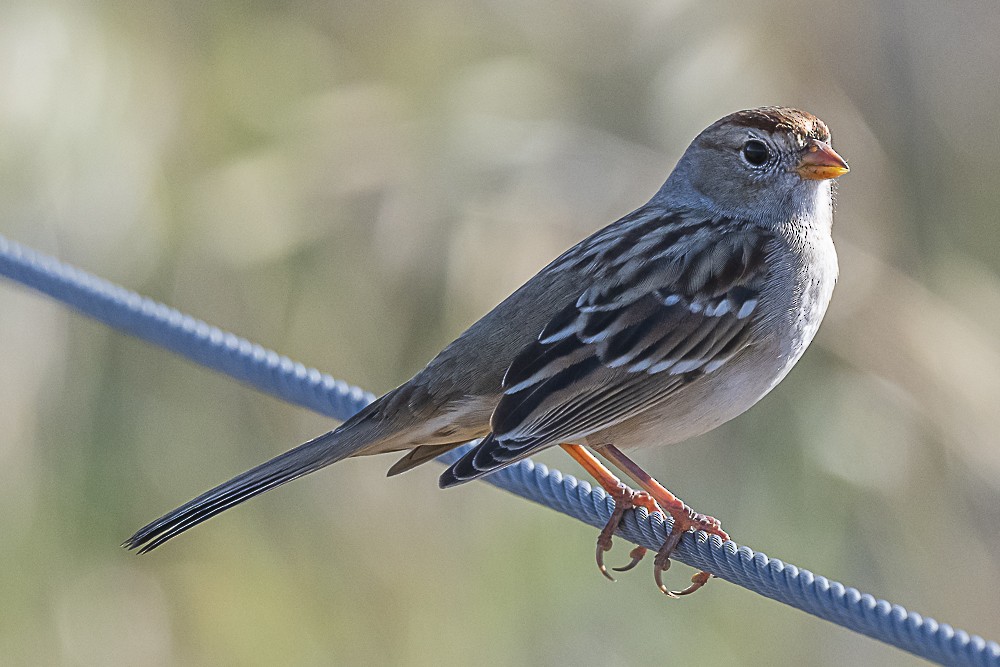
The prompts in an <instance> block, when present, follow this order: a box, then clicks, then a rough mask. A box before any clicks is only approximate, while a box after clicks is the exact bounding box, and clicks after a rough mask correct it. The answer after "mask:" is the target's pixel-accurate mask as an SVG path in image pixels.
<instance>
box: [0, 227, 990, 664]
mask: <svg viewBox="0 0 1000 667" xmlns="http://www.w3.org/2000/svg"><path fill="white" fill-rule="evenodd" d="M0 275H3V276H6V277H8V278H10V279H11V280H14V281H16V282H19V283H21V284H24V285H27V286H29V287H32V288H34V289H36V290H38V291H39V292H42V293H43V294H47V295H48V296H51V297H53V298H55V299H57V300H59V301H61V302H63V303H65V304H66V305H69V306H70V307H72V308H74V309H75V310H77V311H79V312H80V313H83V314H84V315H87V316H89V317H92V318H94V319H96V320H99V321H101V322H103V323H105V324H107V325H109V326H111V327H113V328H115V329H118V330H121V331H125V332H127V333H130V334H132V335H134V336H136V337H138V338H141V339H143V340H146V341H148V342H151V343H155V344H157V345H160V346H162V347H165V348H167V349H168V350H171V351H172V352H175V353H177V354H179V355H181V356H183V357H186V358H188V359H190V360H192V361H195V362H197V363H199V364H202V365H204V366H207V367H209V368H211V369H213V370H216V371H219V372H221V373H224V374H226V375H228V376H230V377H233V378H235V379H237V380H240V381H241V382H244V383H246V384H249V385H250V386H252V387H254V388H255V389H258V390H259V391H262V392H265V393H268V394H271V395H273V396H276V397H278V398H281V399H283V400H285V401H288V402H290V403H294V404H297V405H301V406H304V407H307V408H310V409H312V410H315V411H317V412H320V413H322V414H324V415H327V416H329V417H332V418H334V419H338V420H343V419H346V418H347V417H349V416H350V415H352V414H354V413H355V412H357V411H358V410H360V409H361V408H362V407H364V406H365V405H367V404H368V403H369V402H371V401H372V400H373V399H374V396H373V395H372V394H370V393H368V392H365V391H362V390H361V389H358V388H356V387H352V386H350V385H348V384H346V383H344V382H342V381H340V380H335V379H333V378H332V377H330V376H329V375H326V374H324V373H320V372H319V371H317V370H315V369H311V368H306V367H305V366H303V365H302V364H299V363H296V362H293V361H292V360H291V359H289V358H287V357H284V356H281V355H279V354H277V353H276V352H272V351H271V350H267V349H264V348H262V347H261V346H259V345H256V344H253V343H251V342H249V341H247V340H245V339H243V338H239V337H237V336H234V335H233V334H230V333H226V332H224V331H222V330H221V329H218V328H216V327H213V326H210V325H208V324H206V323H205V322H202V321H201V320H196V319H194V318H192V317H190V316H188V315H184V314H183V313H181V312H179V311H177V310H175V309H173V308H169V307H167V306H165V305H163V304H160V303H157V302H155V301H152V300H150V299H147V298H144V297H142V296H139V295H138V294H136V293H134V292H130V291H129V290H126V289H125V288H123V287H120V286H118V285H115V284H113V283H110V282H108V281H106V280H102V279H100V278H97V277H96V276H93V275H91V274H89V273H86V272H84V271H81V270H79V269H76V268H74V267H71V266H68V265H66V264H63V263H61V262H59V261H58V260H56V259H54V258H52V257H49V256H47V255H43V254H41V253H38V252H35V251H33V250H31V249H28V248H25V247H23V246H21V245H18V244H17V243H14V242H12V241H9V240H7V239H6V238H4V237H3V236H0ZM465 451H467V447H463V448H459V449H456V450H453V451H451V452H448V453H447V454H445V455H443V456H441V457H440V458H439V459H438V460H439V461H441V462H443V463H446V464H451V463H453V462H455V461H456V460H458V458H459V457H460V456H461V455H462V454H463V453H464V452H465ZM485 481H486V482H488V483H490V484H493V485H494V486H497V487H500V488H502V489H505V490H507V491H510V492H511V493H515V494H517V495H519V496H522V497H524V498H527V499H529V500H533V501H535V502H537V503H540V504H542V505H545V506H547V507H550V508H552V509H555V510H558V511H559V512H562V513H563V514H567V515H569V516H571V517H573V518H575V519H578V520H580V521H583V522H585V523H588V524H590V525H592V526H594V527H597V528H601V527H603V526H604V524H605V523H606V522H607V521H608V518H609V517H610V516H611V512H612V510H613V509H614V502H613V501H612V500H611V498H609V497H608V495H607V494H606V493H604V490H603V489H600V488H597V489H593V488H591V486H590V484H588V483H587V482H582V481H578V480H577V479H575V478H573V477H571V476H569V475H564V474H562V473H561V472H559V471H558V470H549V469H548V468H547V467H546V466H544V465H541V464H536V463H534V462H532V461H531V460H526V461H522V462H520V463H518V464H515V465H512V466H509V467H507V468H505V469H503V470H500V471H498V472H496V473H494V474H492V475H490V476H489V477H487V478H485ZM670 527H671V519H670V518H669V517H668V518H667V519H666V520H664V518H663V517H662V516H661V515H659V514H653V515H649V514H647V512H646V510H644V509H639V510H636V511H629V512H626V513H625V518H624V519H623V521H622V525H621V528H620V530H619V534H620V535H621V536H622V537H624V538H625V539H627V540H629V541H631V542H634V543H636V544H641V545H642V546H644V547H647V548H650V549H653V550H656V549H658V548H659V547H660V545H662V544H663V541H664V540H665V539H666V537H667V535H668V534H669V532H670ZM675 556H676V559H677V560H679V561H681V562H683V563H686V564H688V565H690V566H692V567H695V568H698V569H703V570H706V571H709V572H712V573H713V574H715V575H716V576H718V577H720V578H722V579H725V580H727V581H730V582H732V583H734V584H737V585H739V586H743V587H744V588H747V589H749V590H752V591H755V592H757V593H759V594H761V595H764V596H767V597H769V598H771V599H773V600H777V601H779V602H784V603H785V604H787V605H790V606H792V607H795V608H797V609H801V610H802V611H806V612H808V613H810V614H813V615H815V616H818V617H820V618H822V619H825V620H828V621H830V622H832V623H836V624H838V625H841V626H843V627H846V628H850V629H852V630H854V631H856V632H860V633H862V634H865V635H867V636H869V637H872V638H874V639H877V640H879V641H882V642H885V643H887V644H892V645H893V646H897V647H899V648H901V649H903V650H905V651H909V652H910V653H913V654H914V655H917V656H920V657H922V658H925V659H927V660H931V661H934V662H938V663H940V664H943V665H970V666H976V667H1000V645H998V644H997V643H996V642H992V641H986V640H985V639H983V638H982V637H979V636H976V635H969V634H968V633H967V632H964V631H962V630H956V629H954V628H953V627H951V626H950V625H947V624H944V623H938V622H937V621H935V620H934V619H932V618H927V617H924V616H922V615H920V614H918V613H916V612H911V611H907V610H906V609H904V608H903V607H900V606H899V605H894V604H891V603H889V602H886V601H885V600H879V599H876V598H874V597H873V596H871V595H869V594H867V593H861V592H860V591H858V590H857V589H855V588H849V587H846V586H844V585H843V584H840V583H838V582H835V581H830V580H828V579H827V578H826V577H822V576H818V575H814V574H813V573H812V572H809V571H808V570H803V569H800V568H798V567H796V566H794V565H790V564H787V563H783V562H781V561H780V560H777V559H774V558H768V557H767V556H766V555H764V554H762V553H759V552H754V551H752V550H751V549H750V548H748V547H741V546H739V545H737V544H735V543H734V542H726V543H723V542H722V540H720V539H719V538H718V537H714V536H713V537H711V538H708V537H707V536H706V534H705V533H698V534H697V535H696V536H694V535H692V536H685V538H684V540H682V541H681V543H680V546H679V547H678V549H677V551H676V552H675Z"/></svg>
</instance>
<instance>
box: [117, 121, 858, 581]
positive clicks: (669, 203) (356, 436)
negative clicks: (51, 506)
mask: <svg viewBox="0 0 1000 667" xmlns="http://www.w3.org/2000/svg"><path fill="white" fill-rule="evenodd" d="M847 171H848V167H847V163H846V162H844V160H843V159H842V158H841V157H840V156H839V155H838V154H837V153H836V152H834V150H833V149H832V148H831V147H830V132H829V130H828V129H827V127H826V125H825V124H824V123H823V121H821V120H819V119H818V118H816V117H815V116H813V115H811V114H808V113H806V112H803V111H798V110H796V109H791V108H784V107H763V108H759V109H752V110H747V111H739V112H736V113H734V114H731V115H729V116H726V117H725V118H722V119H721V120H719V121H717V122H715V123H713V124H712V125H710V126H709V127H708V128H707V129H705V130H704V131H703V132H702V133H701V134H699V135H698V136H697V137H696V138H695V139H694V141H693V142H692V143H691V145H690V146H689V147H688V149H687V150H686V151H685V153H684V155H683V156H682V157H681V159H680V161H679V162H678V163H677V166H676V167H675V168H674V170H673V172H672V173H671V174H670V176H669V178H667V181H666V182H665V183H664V184H663V186H662V187H661V188H660V190H659V191H658V192H657V193H656V194H655V195H654V196H653V198H652V199H650V200H649V202H648V203H646V204H645V205H643V206H642V207H640V208H639V209H637V210H636V211H634V212H632V213H630V214H628V215H626V216H625V217H623V218H621V219H620V220H618V221H617V222H614V223H612V224H610V225H608V226H607V227H605V228H604V229H601V230H600V231H598V232H596V233H595V234H593V235H591V236H590V237H588V238H586V239H584V240H583V241H581V242H580V243H578V244H577V245H575V246H573V247H572V248H570V249H569V250H567V251H566V252H564V253H563V254H562V255H560V256H559V257H558V258H556V259H555V260H554V261H553V262H552V263H550V264H549V265H548V266H546V267H545V268H543V269H542V270H541V271H540V272H539V273H538V274H537V275H535V276H534V277H533V278H532V279H531V280H529V281H528V282H527V283H525V284H524V285H523V286H521V287H520V288H519V289H518V290H517V291H516V292H514V293H513V294H511V295H510V296H509V297H507V299H505V300H504V301H503V302H502V303H500V304H499V305H498V306H497V307H495V308H494V309H493V310H492V311H490V312H489V313H487V314H486V315H485V316H484V317H483V318H482V319H480V320H479V321H478V322H476V323H475V324H473V325H472V326H470V327H469V328H468V329H467V330H466V331H465V332H464V333H463V334H462V335H461V336H459V337H458V338H457V339H456V340H455V341H454V342H452V343H451V344H450V345H448V346H447V347H445V348H444V350H442V351H441V352H440V354H438V355H437V356H436V357H435V358H434V359H433V360H431V362H430V363H429V364H427V366H426V367H425V368H424V369H423V370H421V371H420V372H419V373H417V374H416V375H415V376H414V377H413V378H411V379H410V380H409V381H407V382H406V383H404V384H402V385H400V386H399V387H397V388H396V389H394V390H392V391H390V392H389V393H387V394H385V395H384V396H382V397H381V398H379V399H378V400H376V401H375V402H373V403H372V404H371V405H369V406H368V407H366V408H365V409H364V410H362V411H361V412H359V413H357V414H356V415H354V416H353V417H351V418H350V419H348V420H347V421H346V422H344V423H343V424H342V425H341V426H340V427H338V428H336V429H334V430H333V431H330V432H329V433H326V434H324V435H321V436H319V437H317V438H315V439H314V440H311V441H309V442H307V443H305V444H303V445H301V446H299V447H297V448H295V449H292V450H290V451H288V452H286V453H284V454H281V455H280V456H277V457H275V458H274V459H271V460H270V461H268V462H267V463H264V464H262V465H260V466H258V467H256V468H254V469H252V470H249V471H247V472H245V473H243V474H241V475H238V476H236V477H234V478H233V479H231V480H230V481H228V482H225V483H224V484H222V485H220V486H217V487H216V488H214V489H212V490H211V491H208V492H206V493H204V494H202V495H201V496H198V497H197V498H195V499H194V500H192V501H190V502H188V503H187V504H185V505H183V506H181V507H179V508H178V509H176V510H174V511H172V512H170V513H169V514H166V515H165V516H163V517H162V518H160V519H158V520H156V521H154V522H152V523H150V524H149V525H147V526H146V527H144V528H142V529H141V530H139V531H138V532H137V533H135V535H133V536H132V537H131V538H130V539H129V540H128V541H127V542H126V543H125V545H124V546H127V547H129V548H138V549H140V550H141V551H142V552H146V551H149V550H151V549H155V548H156V547H158V546H159V545H161V544H163V543H164V542H166V541H167V540H169V539H171V538H172V537H175V536H176V535H178V534H180V533H182V532H183V531H185V530H187V529H188V528H191V527H192V526H195V525H197V524H199V523H201V522H202V521H204V520H206V519H208V518H210V517H212V516H214V515H216V514H218V513H219V512H222V511H224V510H226V509H229V508H230V507H232V506H234V505H237V504H239V503H241V502H243V501H244V500H247V499H249V498H252V497H253V496H256V495H257V494H260V493H263V492H264V491H267V490H268V489H272V488H274V487H276V486H279V485H281V484H284V483H285V482H289V481H291V480H293V479H296V478H298V477H301V476H303V475H306V474H308V473H311V472H313V471H315V470H319V469H320V468H322V467H324V466H327V465H330V464H331V463H335V462H337V461H340V460H341V459H344V458H347V457H351V456H363V455H368V454H380V453H383V452H400V451H406V452H407V453H406V455H405V456H403V457H402V458H401V459H400V460H399V461H398V462H396V464H395V465H393V466H392V467H391V468H390V470H389V475H394V474H397V473H400V472H403V471H405V470H409V469H410V468H413V467H414V466H417V465H419V464H421V463H424V462H426V461H429V460H431V459H433V458H435V457H436V456H438V455H439V454H442V453H444V452H446V451H448V450H449V449H452V448H454V447H457V446H459V445H461V444H463V443H465V442H468V441H470V440H474V439H477V438H482V441H481V442H480V443H479V444H478V445H477V446H476V447H475V448H474V449H472V450H471V451H470V452H468V453H467V454H466V455H465V456H464V457H462V458H461V459H460V460H459V461H458V462H457V463H455V464H454V465H452V466H451V467H450V468H448V469H447V470H446V471H445V472H444V474H442V475H441V479H440V484H441V486H442V487H451V486H455V485H456V484H461V483H463V482H467V481H469V480H473V479H476V478H478V477H482V476H483V475H486V474H489V473H490V472H493V471H495V470H498V469H500V468H503V467H504V466H507V465H510V464H511V463H514V462H515V461H519V460H520V459H523V458H525V457H527V456H530V455H532V454H534V453H536V452H538V451H541V450H543V449H546V448H548V447H552V446H554V445H560V446H562V447H563V449H565V450H566V451H567V452H569V453H570V454H571V455H572V456H573V457H574V458H575V459H576V460H578V461H579V462H580V463H581V464H582V465H583V466H584V467H585V468H586V469H587V470H588V472H590V473H591V474H592V475H594V476H595V478H596V479H597V481H598V482H599V483H600V484H601V485H602V486H603V487H604V488H605V490H607V491H608V493H609V494H611V495H612V497H613V498H614V499H615V503H616V508H615V513H614V515H613V516H612V517H611V520H610V521H609V522H608V525H607V526H606V527H605V529H604V530H603V531H602V532H601V535H600V537H599V539H598V548H597V556H598V564H599V566H600V568H601V571H602V572H604V573H605V575H607V571H606V569H605V568H604V565H603V558H602V554H603V552H604V551H606V550H607V549H609V548H610V546H611V535H612V534H613V532H614V530H615V528H616V527H617V525H618V522H619V521H620V519H621V516H622V513H623V512H624V511H625V510H626V509H628V508H629V507H632V506H636V505H640V506H644V507H646V508H647V509H649V510H651V511H663V512H666V513H668V514H670V515H671V516H672V517H673V519H674V524H673V531H672V532H671V535H670V537H669V538H668V540H667V542H666V543H665V544H664V545H663V548H661V549H660V551H659V553H658V555H657V558H656V562H655V567H654V573H655V578H656V581H657V584H658V585H659V587H660V588H661V590H663V591H664V592H665V593H668V594H669V595H678V594H686V593H690V592H691V591H693V590H696V589H697V588H699V587H700V586H701V585H703V584H704V583H705V581H707V580H708V578H709V576H710V575H709V574H708V573H706V572H701V573H699V574H697V575H695V577H694V578H693V579H692V582H693V583H692V585H691V586H689V587H688V588H687V589H685V590H684V591H681V592H680V593H674V592H671V591H669V590H668V589H667V588H666V587H665V586H664V585H663V583H662V580H661V573H662V571H663V570H665V569H666V568H667V567H669V564H670V561H669V556H670V554H671V552H672V550H673V549H674V547H675V546H676V545H677V544H678V542H679V540H680V538H681V536H682V535H683V534H684V533H685V532H686V531H688V530H692V529H695V530H697V529H703V530H706V531H708V532H709V533H713V534H717V535H719V536H721V537H722V538H723V539H728V536H727V535H726V534H725V532H723V531H722V529H721V528H720V526H719V522H718V521H716V520H715V519H713V518H712V517H708V516H705V515H702V514H698V513H696V512H694V511H692V510H691V509H690V508H688V507H687V505H685V504H684V503H682V502H681V501H680V500H679V499H678V498H676V497H675V496H673V495H672V494H671V493H670V492H669V491H667V490H666V489H665V488H663V487H662V486H661V485H660V484H659V483H657V482H656V480H654V479H653V478H652V477H650V476H649V475H648V474H646V473H645V472H644V471H643V470H642V469H641V468H639V467H638V466H637V465H636V464H634V463H633V462H632V461H631V460H629V459H628V458H627V457H626V456H625V455H624V454H623V453H622V450H628V449H634V448H638V447H642V446H648V445H666V444H671V443H675V442H678V441H680V440H684V439H686V438H690V437H692V436H696V435H699V434H701V433H705V432H706V431H708V430H710V429H713V428H715V427H716V426H718V425H720V424H722V423H723V422H726V421H728V420H730V419H732V418H733V417H736V416H737V415H739V414H740V413H742V412H743V411H745V410H747V409H748V408H749V407H750V406H752V405H753V404H754V403H756V402H757V401H758V400H760V399H761V397H763V396H764V395H765V394H767V392H769V391H770V390H771V389H772V388H774V386H775V385H776V384H777V383H778V382H780V381H781V379H782V378H784V377H785V375H786V374H787V373H788V371H789V370H791V368H792V366H793V365H794V364H795V362H796V361H798V360H799V358H800V357H801V356H802V353H803V352H804V351H805V349H806V347H807V346H808V345H809V343H810V341H812V339H813V336H814V335H815V334H816V330H817V329H818V328H819V325H820V321H821V320H822V319H823V315H824V313H825V312H826V308H827V304H828V303H829V302H830V297H831V295H832V293H833V287H834V284H835V283H836V280H837V270H838V269H837V255H836V251H835V249H834V245H833V239H832V237H831V227H832V223H833V201H832V199H833V197H832V186H831V182H832V179H834V178H836V177H838V176H840V175H842V174H844V173H846V172H847ZM587 448H589V449H591V450H594V451H596V452H598V453H600V454H601V455H602V456H604V457H605V458H606V459H607V460H608V461H610V462H611V463H612V464H613V465H614V466H615V467H617V468H618V469H619V470H621V471H622V472H624V473H625V474H626V475H627V476H628V477H630V478H632V479H633V480H634V481H635V482H636V483H637V484H638V485H639V486H640V487H641V488H642V489H643V491H640V492H636V491H632V490H631V489H630V488H628V487H626V486H625V485H624V484H622V483H621V482H620V481H619V480H618V478H617V477H615V476H614V475H613V474H611V473H610V472H609V471H608V470H607V469H606V468H605V467H604V466H603V465H602V464H601V463H600V462H599V461H598V459H597V458H596V457H594V456H593V454H591V453H590V452H589V451H588V450H587ZM644 552H645V550H644V549H642V548H639V549H636V550H634V551H633V552H632V555H633V561H632V563H630V565H629V566H627V567H626V568H621V569H629V568H630V567H632V566H634V565H635V564H636V563H637V562H638V560H639V559H640V558H641V557H642V555H643V553H644ZM609 578H610V576H609Z"/></svg>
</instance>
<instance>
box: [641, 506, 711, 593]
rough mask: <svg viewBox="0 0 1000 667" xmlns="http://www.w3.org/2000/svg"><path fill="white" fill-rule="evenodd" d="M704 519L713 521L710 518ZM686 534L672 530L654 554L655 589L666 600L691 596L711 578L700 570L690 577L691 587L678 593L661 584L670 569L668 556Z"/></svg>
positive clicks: (709, 573)
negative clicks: (659, 591)
mask: <svg viewBox="0 0 1000 667" xmlns="http://www.w3.org/2000/svg"><path fill="white" fill-rule="evenodd" d="M699 516H703V515H699ZM705 518H706V519H711V520H712V521H715V519H712V517H705ZM715 523H716V526H717V525H718V521H715ZM686 532H687V531H686V530H674V531H673V532H672V533H670V537H668V538H667V541H666V542H664V543H663V546H662V547H660V550H659V551H657V552H656V560H654V561H653V579H654V580H655V581H656V587H657V588H659V589H660V590H661V591H662V592H663V594H664V595H666V596H667V597H668V598H672V599H674V600H677V599H680V598H681V597H683V596H685V595H691V594H692V593H694V592H695V591H696V590H698V589H699V588H701V587H702V586H704V585H705V584H707V583H708V580H709V579H711V578H712V573H711V572H705V571H704V570H700V571H698V572H696V573H695V575H694V576H693V577H691V585H690V586H688V587H687V588H685V589H683V590H680V591H672V590H670V589H669V588H667V586H666V584H664V583H663V573H664V572H666V571H667V570H669V569H670V555H671V554H672V553H673V552H674V549H676V548H677V545H678V544H680V543H681V538H682V537H684V533H686ZM727 537H728V536H727Z"/></svg>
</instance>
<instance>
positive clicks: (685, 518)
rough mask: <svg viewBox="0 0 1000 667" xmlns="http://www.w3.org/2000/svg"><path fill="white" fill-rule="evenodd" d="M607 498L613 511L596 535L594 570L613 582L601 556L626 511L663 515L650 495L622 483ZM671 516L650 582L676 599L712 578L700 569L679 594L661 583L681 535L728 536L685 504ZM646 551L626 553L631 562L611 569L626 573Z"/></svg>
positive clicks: (717, 522) (608, 547) (714, 521)
mask: <svg viewBox="0 0 1000 667" xmlns="http://www.w3.org/2000/svg"><path fill="white" fill-rule="evenodd" d="M609 495H610V496H611V497H612V498H613V499H614V501H615V509H614V511H613V512H612V513H611V516H610V517H609V518H608V522H607V523H606V524H605V526H604V528H603V529H602V530H601V533H600V534H599V535H598V536H597V553H596V555H597V567H598V569H599V570H600V571H601V574H603V575H604V576H605V578H607V579H608V580H609V581H615V578H614V577H613V576H611V573H610V572H609V571H608V568H607V566H606V565H605V564H604V554H605V553H607V552H608V551H611V545H612V538H613V536H614V534H615V530H616V529H617V528H618V525H619V524H620V523H621V520H622V517H623V516H624V515H625V512H626V511H627V510H630V509H632V508H634V507H645V508H646V510H647V511H649V512H660V513H664V512H663V510H662V509H661V508H660V506H659V505H658V504H657V503H656V501H655V500H653V498H652V497H651V496H649V494H647V493H644V492H642V491H633V490H632V489H630V488H629V487H627V486H625V485H624V484H619V485H618V488H616V489H614V490H613V491H609ZM670 514H671V515H672V516H673V518H674V526H673V530H672V531H671V533H670V535H669V536H668V537H667V540H666V541H665V542H664V543H663V546H662V547H660V550H659V551H657V552H656V560H655V561H654V563H653V579H654V580H655V581H656V586H657V588H659V589H660V590H661V591H663V594H664V595H666V596H667V597H670V598H674V599H678V598H681V597H683V596H685V595H691V594H692V593H694V592H695V591H697V590H698V589H699V588H701V587H702V586H704V585H705V584H706V583H708V580H709V579H711V578H712V574H711V573H710V572H705V571H704V570H700V571H699V572H697V573H695V575H694V576H693V577H691V585H689V586H688V587H687V588H684V589H682V590H679V591H674V590H671V589H669V588H667V586H666V584H664V583H663V573H664V572H666V571H667V570H669V569H670V556H671V554H673V552H674V550H675V549H676V548H677V545H678V544H680V542H681V538H683V537H684V533H686V532H688V531H692V532H695V531H699V530H704V531H705V532H706V533H708V534H710V535H718V536H719V537H721V538H722V539H723V540H728V539H729V535H727V534H726V532H725V531H724V530H722V527H721V524H720V523H719V520H718V519H716V518H715V517H711V516H707V515H705V514H699V513H697V512H695V511H694V510H692V509H691V508H690V507H688V506H687V505H682V506H681V508H678V511H676V512H674V511H671V512H670ZM646 552H647V549H646V548H645V547H642V546H637V547H635V548H634V549H632V551H631V552H629V556H630V557H631V561H629V563H628V564H627V565H623V566H621V567H614V568H611V569H613V570H614V571H615V572H627V571H629V570H631V569H632V568H634V567H635V566H636V565H638V564H639V562H640V561H641V560H642V558H643V556H645V555H646Z"/></svg>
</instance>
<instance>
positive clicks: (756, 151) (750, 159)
mask: <svg viewBox="0 0 1000 667" xmlns="http://www.w3.org/2000/svg"><path fill="white" fill-rule="evenodd" d="M743 159H744V160H746V161H747V164H749V165H751V166H754V167H760V166H761V165H763V164H765V163H767V161H768V160H769V159H771V151H770V150H768V148H767V144H765V143H764V142H763V141H758V140H757V139H751V140H750V141H748V142H746V143H745V144H743Z"/></svg>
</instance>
